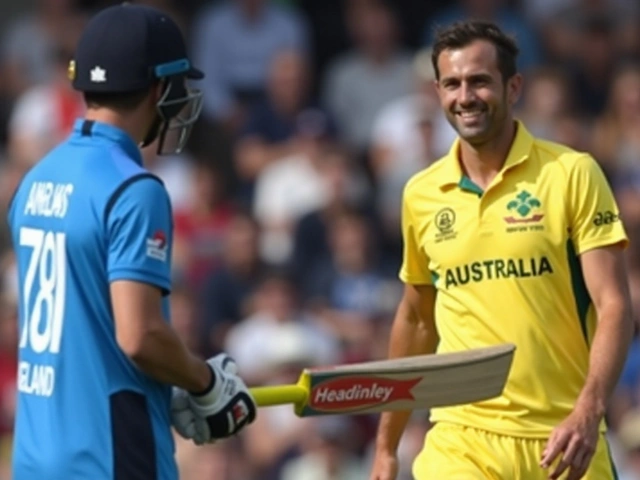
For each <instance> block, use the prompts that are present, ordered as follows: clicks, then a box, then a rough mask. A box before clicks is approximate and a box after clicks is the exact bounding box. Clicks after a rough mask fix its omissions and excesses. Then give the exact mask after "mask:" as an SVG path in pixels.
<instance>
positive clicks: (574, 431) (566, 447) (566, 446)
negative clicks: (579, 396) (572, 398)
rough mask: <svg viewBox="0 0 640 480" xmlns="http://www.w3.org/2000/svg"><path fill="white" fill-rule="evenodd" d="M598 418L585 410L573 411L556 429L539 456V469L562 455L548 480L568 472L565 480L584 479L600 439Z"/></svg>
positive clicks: (599, 419) (547, 466)
mask: <svg viewBox="0 0 640 480" xmlns="http://www.w3.org/2000/svg"><path fill="white" fill-rule="evenodd" d="M600 421H601V417H600V416H599V415H597V414H594V413H593V412H592V411H589V410H588V409H576V410H574V411H573V413H571V415H569V416H568V417H567V418H566V419H565V420H564V421H563V422H562V423H561V424H560V425H558V426H557V427H556V428H555V429H554V430H553V432H552V433H551V437H550V438H549V441H548V442H547V445H546V447H545V449H544V451H543V452H542V460H541V462H540V465H541V466H542V468H545V469H546V468H549V467H550V466H551V465H552V464H553V463H554V462H555V460H556V459H557V458H558V457H559V456H560V455H561V454H562V457H561V458H560V461H559V462H558V464H557V465H556V467H555V468H554V469H553V471H552V472H551V473H550V474H549V478H550V479H552V480H555V479H557V478H560V475H562V474H563V473H564V472H565V471H566V470H567V469H569V475H568V476H567V478H566V480H579V479H580V478H582V477H583V476H584V474H585V473H586V471H587V469H588V468H589V463H590V462H591V459H592V457H593V454H594V453H595V451H596V446H597V444H598V439H599V437H600V432H599V426H600Z"/></svg>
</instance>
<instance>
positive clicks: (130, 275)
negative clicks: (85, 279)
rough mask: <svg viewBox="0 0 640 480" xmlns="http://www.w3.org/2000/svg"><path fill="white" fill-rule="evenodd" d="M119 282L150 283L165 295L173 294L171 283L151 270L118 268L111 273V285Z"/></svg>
mask: <svg viewBox="0 0 640 480" xmlns="http://www.w3.org/2000/svg"><path fill="white" fill-rule="evenodd" d="M117 280H130V281H133V282H141V283H148V284H150V285H153V286H154V287H158V288H160V289H161V290H162V294H163V295H168V294H169V293H170V292H171V281H170V280H169V279H168V278H166V277H164V276H162V275H158V274H157V273H155V272H152V271H150V270H141V269H132V268H116V269H113V270H111V271H109V283H111V282H115V281H117Z"/></svg>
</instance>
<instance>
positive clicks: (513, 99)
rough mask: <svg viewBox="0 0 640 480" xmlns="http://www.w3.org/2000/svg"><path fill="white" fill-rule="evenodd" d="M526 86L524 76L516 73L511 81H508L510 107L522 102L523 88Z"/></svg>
mask: <svg viewBox="0 0 640 480" xmlns="http://www.w3.org/2000/svg"><path fill="white" fill-rule="evenodd" d="M523 84H524V78H523V77H522V74H520V73H516V74H515V75H514V76H512V77H511V78H510V79H509V80H507V100H508V102H509V105H515V104H516V103H518V100H520V96H521V95H522V86H523Z"/></svg>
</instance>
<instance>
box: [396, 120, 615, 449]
mask: <svg viewBox="0 0 640 480" xmlns="http://www.w3.org/2000/svg"><path fill="white" fill-rule="evenodd" d="M458 143H459V141H456V142H455V143H454V145H453V146H452V148H451V150H450V152H449V154H448V155H447V156H446V157H444V158H442V159H440V160H439V161H437V162H436V163H434V164H433V165H431V166H430V167H429V168H427V169H426V170H423V171H422V172H419V173H418V174H416V175H415V176H414V177H413V178H412V179H410V181H409V182H408V183H407V185H406V187H405V191H404V197H403V211H402V229H403V237H404V258H403V264H402V268H401V271H400V278H401V279H402V280H403V281H404V282H406V283H410V284H433V285H434V286H435V287H436V289H437V296H436V307H435V317H436V325H437V329H438V332H439V335H440V344H439V346H438V353H441V352H450V351H458V350H465V349H469V348H475V347H482V346H488V345H494V344H497V343H502V342H512V343H514V344H515V345H516V346H517V349H516V352H515V356H514V361H513V365H512V369H511V372H510V376H509V379H508V382H507V385H506V388H505V390H504V392H503V395H502V396H500V397H498V398H496V399H492V400H489V401H485V402H479V403H475V404H471V405H465V406H456V407H447V408H438V409H434V410H433V412H432V420H433V421H447V422H452V423H458V424H462V425H467V426H470V427H475V428H481V429H485V430H489V431H494V432H497V433H502V434H506V435H514V436H523V437H545V436H548V434H549V433H550V431H551V429H552V428H554V427H555V426H557V425H558V423H559V422H560V421H562V420H563V419H564V418H565V417H566V416H567V415H568V414H569V413H570V412H571V410H572V408H573V405H574V403H575V401H576V399H577V397H578V394H579V392H580V390H581V388H582V386H583V384H584V380H585V378H586V374H587V369H588V362H589V345H590V340H591V339H592V336H593V333H594V329H595V325H596V316H595V311H594V309H593V307H592V305H591V303H590V299H589V295H588V292H587V290H586V287H585V284H584V281H583V278H582V274H581V269H580V264H579V261H578V258H577V257H578V255H580V254H582V253H584V252H585V251H587V250H590V249H593V248H597V247H601V246H605V245H611V244H615V243H619V242H622V244H624V245H626V243H627V237H626V234H625V231H624V228H623V225H622V222H621V221H620V217H619V212H618V207H617V205H616V202H615V200H614V197H613V194H612V192H611V189H610V187H609V185H608V183H607V181H606V179H605V177H604V175H603V172H602V171H601V169H600V167H599V166H598V164H597V163H596V162H595V160H594V159H593V158H592V157H591V156H589V155H588V154H585V153H579V152H576V151H574V150H571V149H569V148H567V147H564V146H562V145H558V144H555V143H551V142H547V141H542V140H539V139H536V138H534V137H532V135H531V134H530V133H529V132H528V131H527V130H526V128H525V127H524V126H523V125H522V124H521V123H520V122H518V129H517V134H516V138H515V141H514V143H513V145H512V147H511V151H510V153H509V156H508V158H507V161H506V163H505V166H504V167H503V169H502V171H501V172H500V173H499V174H498V175H497V176H496V178H495V179H494V180H493V182H492V183H491V184H490V185H489V187H488V188H487V189H486V191H484V192H483V191H482V190H481V189H480V188H479V187H478V186H476V185H475V184H473V183H472V182H471V181H470V180H469V179H468V178H467V177H466V176H464V175H463V172H462V170H461V168H460V165H459V162H458V157H457V155H458ZM603 428H604V424H603Z"/></svg>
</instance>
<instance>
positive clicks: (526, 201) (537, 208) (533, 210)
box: [504, 190, 544, 233]
mask: <svg viewBox="0 0 640 480" xmlns="http://www.w3.org/2000/svg"><path fill="white" fill-rule="evenodd" d="M507 211H508V212H509V215H507V216H506V217H504V221H505V222H506V223H507V233H512V232H529V231H533V230H544V226H542V225H541V224H540V222H541V221H542V219H543V218H544V214H543V213H542V202H541V201H540V200H538V199H537V198H536V197H534V196H533V195H532V194H531V193H529V192H527V191H526V190H522V191H521V192H520V193H518V194H517V195H516V196H515V197H514V198H513V199H511V200H510V201H509V202H508V203H507Z"/></svg>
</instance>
